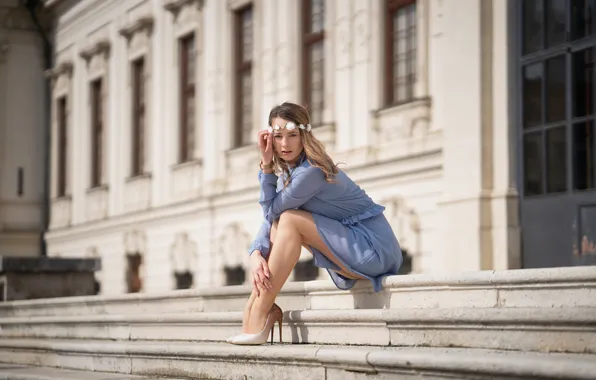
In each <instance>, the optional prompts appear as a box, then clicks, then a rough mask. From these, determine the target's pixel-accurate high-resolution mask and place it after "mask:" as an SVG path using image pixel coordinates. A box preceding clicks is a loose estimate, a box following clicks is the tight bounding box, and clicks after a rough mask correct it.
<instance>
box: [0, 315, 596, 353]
mask: <svg viewBox="0 0 596 380" xmlns="http://www.w3.org/2000/svg"><path fill="white" fill-rule="evenodd" d="M241 325H242V313H241V312H220V313H185V314H178V315H176V314H171V313H170V314H154V315H146V314H140V315H107V316H101V315H99V316H69V317H58V316H56V317H32V318H3V319H0V337H3V338H21V339H29V338H44V339H81V340H83V339H107V340H123V341H127V340H133V341H155V340H159V341H164V342H168V341H204V342H205V341H224V340H225V339H226V338H227V337H229V336H231V335H234V334H237V333H238V332H239V331H240V330H241ZM157 326H159V328H156V327H157ZM276 328H277V327H276ZM276 331H277V330H276ZM282 332H283V336H284V337H285V341H291V342H292V343H315V344H349V345H369V346H390V345H392V346H413V347H416V346H430V347H465V348H491V349H502V350H521V351H544V352H575V353H588V352H589V353H596V308H583V307H582V308H557V309H551V308H542V309H540V308H509V309H502V308H478V309H470V308H453V309H403V310H396V309H394V310H306V311H286V312H285V315H284V321H283V331H282ZM275 335H276V336H277V332H276V333H275Z"/></svg>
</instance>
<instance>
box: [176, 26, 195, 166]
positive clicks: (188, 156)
mask: <svg viewBox="0 0 596 380" xmlns="http://www.w3.org/2000/svg"><path fill="white" fill-rule="evenodd" d="M189 41H191V42H192V44H193V46H194V48H193V54H194V55H195V57H194V59H193V67H192V68H191V69H192V70H193V71H194V75H193V76H192V77H193V78H194V79H193V81H192V83H189V80H188V78H189V73H190V71H189V67H188V54H189V50H188V46H189ZM196 43H197V40H196V33H195V32H194V31H193V32H190V33H188V34H186V35H184V36H182V37H179V38H178V58H179V63H178V69H179V75H178V88H179V99H180V103H179V110H178V120H179V126H180V127H179V139H178V162H179V163H184V162H188V161H192V160H193V159H194V150H195V147H196V127H195V126H196V122H197V117H196V116H197V107H196V106H195V114H194V120H193V123H192V125H189V123H188V102H189V100H190V99H192V101H193V102H195V101H196V81H197V76H196V67H197V62H196V58H197V56H196ZM190 134H193V138H192V139H190V138H189V136H190ZM191 141H192V144H191V143H190V142H191Z"/></svg>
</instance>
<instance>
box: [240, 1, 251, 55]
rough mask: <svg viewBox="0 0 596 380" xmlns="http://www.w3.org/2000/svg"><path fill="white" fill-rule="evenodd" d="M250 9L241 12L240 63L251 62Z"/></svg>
mask: <svg viewBox="0 0 596 380" xmlns="http://www.w3.org/2000/svg"><path fill="white" fill-rule="evenodd" d="M252 37H253V35H252V8H248V9H247V10H245V11H244V12H242V61H243V62H247V61H250V60H252V42H253V39H252Z"/></svg>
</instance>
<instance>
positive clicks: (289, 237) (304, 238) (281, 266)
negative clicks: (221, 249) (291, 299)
mask: <svg viewBox="0 0 596 380" xmlns="http://www.w3.org/2000/svg"><path fill="white" fill-rule="evenodd" d="M274 243H275V244H274V245H273V247H272V249H271V252H270V254H269V261H268V264H269V272H270V273H271V278H270V280H271V285H272V287H273V288H272V289H269V290H266V291H262V292H261V294H260V295H259V296H257V298H256V299H255V301H254V303H253V305H252V308H251V312H250V318H249V323H248V332H249V333H250V334H256V333H258V332H260V331H261V330H262V329H263V326H264V325H265V322H266V319H267V314H268V313H269V310H270V309H271V306H272V305H273V303H274V302H275V298H276V297H277V294H278V293H279V291H280V290H281V288H282V286H283V285H284V284H285V282H286V281H287V279H288V276H289V275H290V273H291V272H292V269H293V268H294V266H295V265H296V262H297V261H298V258H299V257H300V250H301V247H302V245H303V244H304V245H308V246H312V247H314V248H316V249H317V250H318V251H320V252H321V253H323V254H324V255H325V256H326V257H327V258H328V259H329V260H331V261H333V262H334V263H336V264H337V265H338V266H339V267H340V268H342V272H343V273H345V274H346V275H349V276H350V277H352V278H356V279H358V278H360V277H359V276H358V275H356V274H354V273H350V272H349V271H348V270H347V269H346V268H345V267H344V266H343V265H341V264H340V262H339V260H338V259H337V258H336V257H335V256H334V255H333V253H332V252H331V251H330V250H329V248H327V245H326V244H325V243H324V242H323V240H321V237H320V236H319V232H318V231H317V227H316V225H315V222H314V219H313V217H312V214H311V213H309V212H306V211H302V210H288V211H286V212H284V213H283V214H282V215H281V218H280V220H279V224H278V226H277V233H276V235H275V242H274Z"/></svg>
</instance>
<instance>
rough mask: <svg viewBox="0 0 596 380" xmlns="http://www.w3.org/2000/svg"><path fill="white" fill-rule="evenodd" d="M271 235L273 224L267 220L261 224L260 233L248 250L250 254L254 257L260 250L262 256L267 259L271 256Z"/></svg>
mask: <svg viewBox="0 0 596 380" xmlns="http://www.w3.org/2000/svg"><path fill="white" fill-rule="evenodd" d="M270 234H271V222H269V221H268V220H267V219H265V220H263V223H261V228H259V232H257V236H256V237H255V240H254V241H253V242H252V244H251V245H250V247H249V248H248V254H249V255H252V253H253V252H254V251H255V250H258V251H260V252H261V256H263V257H265V258H266V257H267V256H268V255H269V250H270V249H271V241H270V239H269V236H270Z"/></svg>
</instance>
